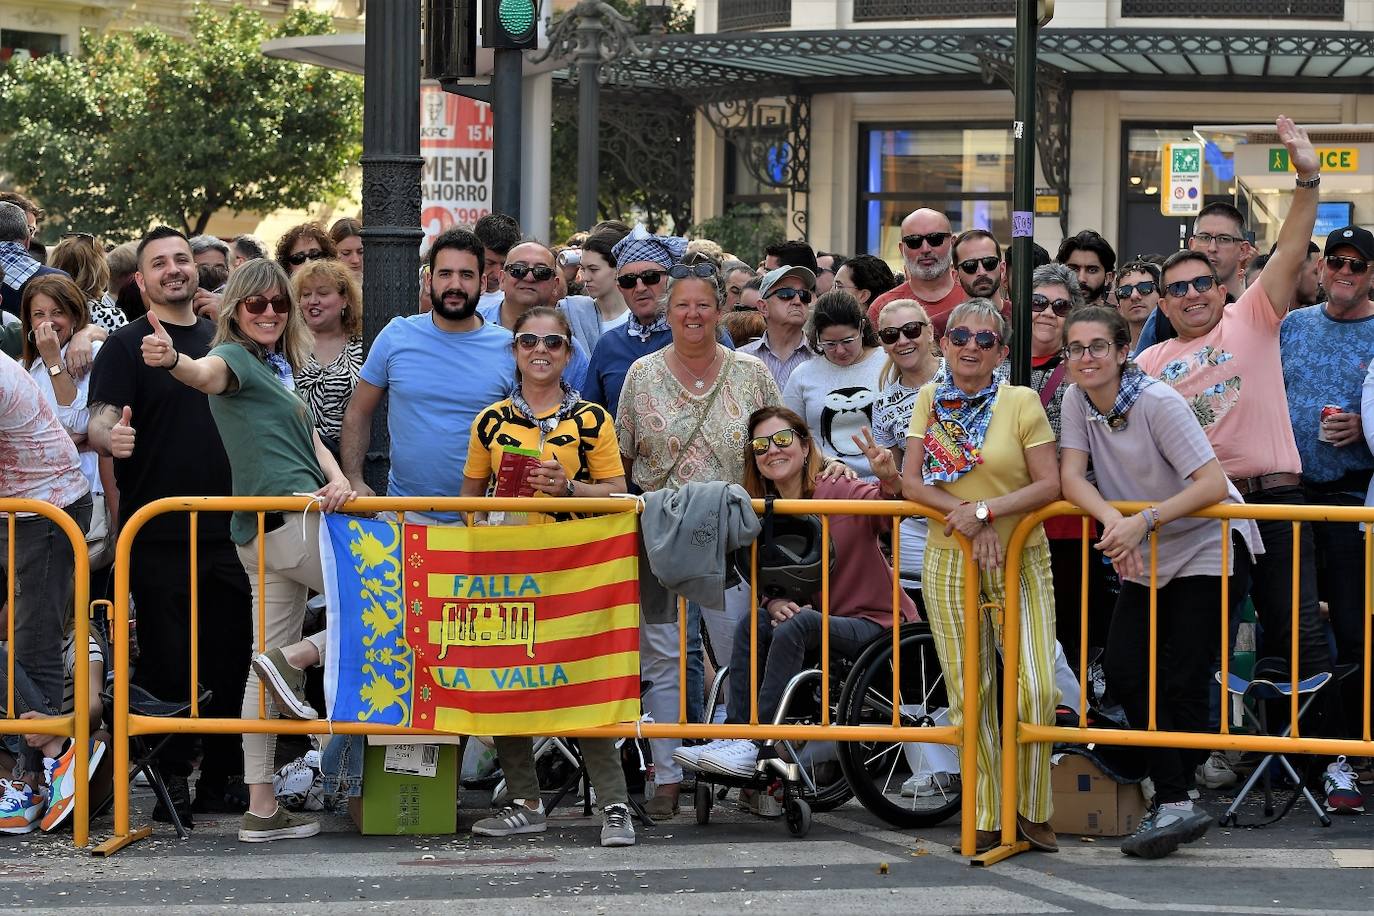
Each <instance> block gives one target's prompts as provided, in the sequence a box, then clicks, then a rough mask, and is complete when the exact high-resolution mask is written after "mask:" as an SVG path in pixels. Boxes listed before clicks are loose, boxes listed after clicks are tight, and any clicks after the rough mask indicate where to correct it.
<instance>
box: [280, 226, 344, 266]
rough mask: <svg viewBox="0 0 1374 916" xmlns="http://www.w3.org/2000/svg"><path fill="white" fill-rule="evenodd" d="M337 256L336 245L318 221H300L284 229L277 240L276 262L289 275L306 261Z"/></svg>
mask: <svg viewBox="0 0 1374 916" xmlns="http://www.w3.org/2000/svg"><path fill="white" fill-rule="evenodd" d="M338 256H339V249H338V246H336V245H335V244H334V240H333V239H331V238H330V237H329V233H328V232H325V231H324V228H323V227H321V226H320V224H319V223H301V224H300V225H299V226H292V227H291V228H290V229H288V230H286V235H283V236H282V237H281V240H280V241H279V242H277V263H278V264H280V265H281V269H282V270H284V271H286V275H287V276H288V277H289V276H291V275H292V274H293V273H295V272H296V271H298V270H300V269H301V267H302V266H303V265H304V264H305V262H306V261H318V260H320V259H321V258H330V259H334V258H337V257H338Z"/></svg>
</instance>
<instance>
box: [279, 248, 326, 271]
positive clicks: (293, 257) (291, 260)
mask: <svg viewBox="0 0 1374 916" xmlns="http://www.w3.org/2000/svg"><path fill="white" fill-rule="evenodd" d="M323 257H325V253H324V252H323V251H321V250H320V249H318V248H311V249H310V250H309V251H298V252H296V253H295V254H289V255H287V256H286V263H288V264H290V265H292V266H294V267H300V266H301V265H302V264H304V263H305V262H306V261H318V260H319V259H320V258H323Z"/></svg>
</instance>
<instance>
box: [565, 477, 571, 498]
mask: <svg viewBox="0 0 1374 916" xmlns="http://www.w3.org/2000/svg"><path fill="white" fill-rule="evenodd" d="M565 479H566V480H567V482H568V492H566V493H564V494H563V495H564V496H572V495H573V482H572V478H571V477H568V478H565Z"/></svg>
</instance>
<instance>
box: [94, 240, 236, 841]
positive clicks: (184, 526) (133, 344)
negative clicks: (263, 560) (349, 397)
mask: <svg viewBox="0 0 1374 916" xmlns="http://www.w3.org/2000/svg"><path fill="white" fill-rule="evenodd" d="M137 258H138V272H137V273H136V274H135V275H134V278H135V280H136V282H137V283H138V288H139V290H140V291H141V292H142V294H143V299H144V301H145V302H146V303H147V304H148V309H149V311H148V314H147V315H146V316H144V317H142V318H140V319H138V320H136V321H133V322H130V323H129V324H128V325H126V326H124V327H123V328H120V329H119V330H118V331H117V332H116V333H114V334H112V335H110V338H109V340H108V341H106V343H105V345H104V346H103V347H102V348H101V350H100V353H99V355H98V356H97V359H96V364H95V371H94V375H93V377H92V380H91V388H90V402H91V422H90V428H89V432H88V436H89V440H90V442H91V443H92V445H93V446H94V447H95V448H96V449H97V450H98V451H100V452H102V453H104V454H109V455H113V456H114V458H115V462H114V470H115V480H116V481H117V482H118V484H119V493H120V500H119V515H120V519H121V521H123V520H127V519H128V518H129V517H130V516H132V515H133V514H134V512H136V511H138V509H139V508H141V507H142V506H145V505H147V504H148V503H150V502H152V501H154V500H157V499H161V498H163V497H167V496H228V495H229V494H230V493H231V491H232V488H231V479H230V472H229V460H228V458H227V457H225V454H224V447H223V445H221V443H220V437H219V432H218V430H217V429H216V427H215V423H214V420H213V419H212V418H211V416H210V406H209V402H208V401H207V399H206V397H205V395H204V394H202V393H200V392H199V391H196V390H195V389H194V388H191V387H189V386H187V385H183V384H181V383H180V382H178V381H177V380H176V379H174V378H172V374H171V373H170V372H168V371H166V370H165V369H158V368H153V367H150V366H148V365H147V364H146V363H145V362H144V360H143V355H142V352H141V348H142V344H143V338H144V337H145V336H146V335H149V334H153V333H156V332H157V330H158V328H159V327H160V328H161V330H162V332H164V333H165V334H166V335H167V336H168V338H169V339H170V341H171V344H172V346H174V347H175V348H176V351H177V352H178V353H181V354H184V355H185V356H191V357H196V358H199V357H202V356H204V355H205V354H206V353H208V352H209V350H210V340H211V339H212V338H213V337H214V333H215V325H214V322H213V321H212V320H210V319H209V318H203V317H202V318H198V317H196V315H195V314H194V312H193V311H192V301H193V298H194V296H195V292H196V277H197V274H196V264H195V260H194V256H193V255H192V253H191V245H190V243H189V242H188V241H187V239H186V237H185V236H184V235H182V234H181V233H180V232H177V231H176V230H175V229H170V228H168V227H166V226H160V227H158V228H156V229H152V230H151V231H149V232H148V233H147V234H146V235H145V236H144V237H143V239H142V241H140V242H139V246H138V254H137ZM197 532H198V538H199V549H198V551H197V563H198V568H197V571H196V581H197V587H198V590H199V591H198V595H199V598H198V601H199V627H200V629H199V638H200V645H199V647H198V652H199V659H200V665H199V675H200V680H201V683H202V684H203V685H204V686H205V687H208V688H209V689H210V690H211V691H212V692H213V694H214V696H213V698H212V700H211V701H210V704H209V705H208V707H207V706H205V705H202V707H201V715H203V716H230V717H233V716H237V715H238V713H239V709H240V707H241V705H242V703H243V689H244V682H245V681H246V680H247V677H248V661H249V656H250V652H251V649H252V617H251V616H250V615H251V613H252V597H251V592H250V590H249V587H248V579H247V577H246V576H245V575H244V572H243V567H242V565H241V564H240V563H239V559H238V555H237V553H236V552H235V551H234V545H233V543H232V542H231V541H230V540H229V515H228V513H219V512H209V513H204V514H202V515H201V516H200V517H199V522H198V526H197ZM188 541H189V523H188V516H187V515H186V514H185V513H172V514H168V515H163V516H159V517H157V518H155V519H153V520H152V521H151V522H149V523H148V524H147V525H146V526H144V527H143V528H142V530H140V531H139V533H138V535H137V537H136V539H135V541H134V549H133V553H132V557H131V560H132V562H131V565H130V570H129V583H130V590H131V591H132V593H133V597H134V601H135V603H136V605H137V611H138V648H139V652H140V660H139V664H138V666H137V668H136V670H135V674H134V680H135V682H137V683H138V684H140V685H141V686H143V687H144V688H146V689H147V690H148V691H149V692H151V693H152V694H153V695H154V696H158V697H162V698H165V699H168V700H171V699H176V698H185V697H186V696H187V690H188V687H187V685H188V683H189V679H190V640H191V637H190V600H191V599H190V595H191V577H190V556H189V551H188V549H187V544H188ZM202 743H203V749H204V757H203V760H202V762H201V775H200V780H199V782H198V783H197V785H196V806H195V807H196V810H198V811H231V810H237V811H242V810H244V808H243V806H242V805H240V804H237V803H236V802H235V801H234V800H232V799H226V791H229V792H230V793H231V794H232V795H234V796H236V797H237V796H240V795H241V796H242V803H243V804H245V805H246V801H247V796H246V793H245V792H244V790H243V786H242V783H241V781H240V782H239V783H237V784H233V785H231V783H232V781H233V779H234V778H235V777H236V776H237V775H238V774H241V773H242V771H243V757H242V754H241V753H240V745H239V739H238V738H237V737H235V736H231V735H223V736H220V735H216V736H208V735H207V736H205V738H204V739H203V742H202ZM193 752H194V743H193V742H192V741H191V740H189V739H177V740H175V741H173V742H172V743H171V744H170V745H169V746H168V748H167V749H166V750H164V752H163V753H162V755H161V760H162V764H163V771H164V775H166V776H168V777H169V779H168V783H169V788H171V789H172V796H173V803H174V804H175V806H176V807H177V809H178V812H179V813H180V814H181V815H182V816H183V817H187V816H188V815H189V811H186V810H182V809H183V806H184V805H188V804H189V802H190V798H189V794H188V792H187V790H186V777H187V776H189V775H190V772H191V760H192V757H193ZM178 796H180V797H178ZM161 813H162V812H155V813H154V814H155V816H157V815H158V814H161Z"/></svg>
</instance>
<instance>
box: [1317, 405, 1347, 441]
mask: <svg viewBox="0 0 1374 916" xmlns="http://www.w3.org/2000/svg"><path fill="white" fill-rule="evenodd" d="M1338 413H1345V408H1344V407H1339V406H1337V405H1335V404H1327V405H1326V406H1324V407H1323V408H1322V410H1321V417H1320V420H1319V421H1318V423H1317V441H1318V442H1330V441H1331V436H1330V434H1329V433H1327V431H1326V421H1327V420H1329V419H1331V418H1332V417H1334V416H1335V415H1336V414H1338Z"/></svg>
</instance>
